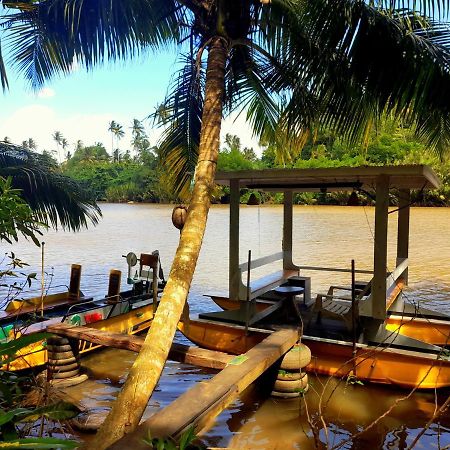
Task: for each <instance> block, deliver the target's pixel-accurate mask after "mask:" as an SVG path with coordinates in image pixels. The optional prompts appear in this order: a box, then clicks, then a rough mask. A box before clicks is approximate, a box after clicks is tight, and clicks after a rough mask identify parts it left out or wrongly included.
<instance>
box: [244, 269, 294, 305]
mask: <svg viewBox="0 0 450 450" xmlns="http://www.w3.org/2000/svg"><path fill="white" fill-rule="evenodd" d="M296 275H298V270H279V271H277V272H274V273H271V274H269V275H266V276H264V277H261V278H258V279H257V280H255V281H252V282H251V283H250V290H251V293H250V299H254V298H256V297H259V296H260V295H262V294H265V293H266V292H267V291H270V290H271V289H272V288H274V287H278V286H279V285H280V284H282V283H284V282H285V281H287V280H288V279H289V278H291V277H295V276H296Z"/></svg>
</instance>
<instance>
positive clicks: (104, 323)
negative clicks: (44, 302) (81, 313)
mask: <svg viewBox="0 0 450 450" xmlns="http://www.w3.org/2000/svg"><path fill="white" fill-rule="evenodd" d="M152 319H153V303H150V304H146V305H145V306H141V307H138V308H135V309H133V310H131V311H129V312H127V313H123V314H120V315H117V316H113V317H110V318H107V319H103V320H99V321H97V322H92V323H90V324H89V327H91V328H94V329H97V330H102V331H109V332H111V333H122V334H138V333H141V332H143V331H145V330H147V329H148V328H150V325H151V322H152ZM59 322H61V319H56V320H54V319H53V320H50V321H46V322H40V323H39V324H34V325H31V326H30V327H29V328H28V329H25V330H23V331H22V334H25V335H26V334H32V333H35V332H40V331H45V329H46V326H47V325H50V324H54V323H59ZM100 347H101V345H97V344H93V343H91V342H87V341H80V342H79V352H80V354H84V353H87V352H90V351H92V350H95V349H97V348H100ZM16 356H17V357H16V359H15V360H14V361H13V362H11V363H10V364H8V365H7V366H3V367H2V368H1V369H2V370H10V371H17V370H25V369H32V368H36V367H40V366H43V365H44V364H45V363H46V362H47V350H46V346H45V342H44V341H38V342H36V343H34V344H31V345H28V346H26V347H24V348H23V349H21V350H20V351H19V352H17V353H16Z"/></svg>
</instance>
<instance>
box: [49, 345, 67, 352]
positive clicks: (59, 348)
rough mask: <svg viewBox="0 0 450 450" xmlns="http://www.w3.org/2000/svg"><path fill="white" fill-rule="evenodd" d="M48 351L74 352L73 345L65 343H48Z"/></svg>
mask: <svg viewBox="0 0 450 450" xmlns="http://www.w3.org/2000/svg"><path fill="white" fill-rule="evenodd" d="M47 351H49V352H52V353H60V352H73V350H72V347H71V346H70V345H69V344H63V345H53V344H47Z"/></svg>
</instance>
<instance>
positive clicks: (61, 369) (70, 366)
mask: <svg viewBox="0 0 450 450" xmlns="http://www.w3.org/2000/svg"><path fill="white" fill-rule="evenodd" d="M79 368H80V363H79V362H78V361H76V362H74V363H72V364H65V365H53V364H48V365H47V369H48V370H50V371H52V372H61V373H62V372H70V371H71V370H75V369H79Z"/></svg>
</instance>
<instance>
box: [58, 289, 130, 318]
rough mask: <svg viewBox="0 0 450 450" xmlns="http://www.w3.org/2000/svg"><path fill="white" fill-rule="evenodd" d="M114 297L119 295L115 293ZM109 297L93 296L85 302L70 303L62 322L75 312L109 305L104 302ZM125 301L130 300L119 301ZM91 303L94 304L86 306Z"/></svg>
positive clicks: (121, 301)
mask: <svg viewBox="0 0 450 450" xmlns="http://www.w3.org/2000/svg"><path fill="white" fill-rule="evenodd" d="M113 297H115V298H117V295H114V296H113ZM111 298H112V297H111ZM107 299H108V297H106V298H105V299H103V298H102V299H101V300H99V299H93V298H92V299H89V300H86V301H84V302H77V303H74V304H73V305H70V307H69V309H68V310H67V311H66V312H65V314H64V315H63V316H62V318H61V322H64V321H65V320H66V319H67V318H68V317H70V316H71V315H73V314H76V313H79V312H88V311H93V310H94V309H98V308H102V307H104V306H106V305H107V303H106V302H104V300H107ZM124 302H128V300H119V301H118V302H117V303H124ZM89 304H92V306H91V307H86V308H84V307H85V306H87V305H89ZM114 305H115V304H111V306H114ZM80 307H81V308H82V311H79V308H80ZM113 309H114V308H111V311H112V310H113ZM111 311H110V312H109V313H108V317H110V315H111Z"/></svg>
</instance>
